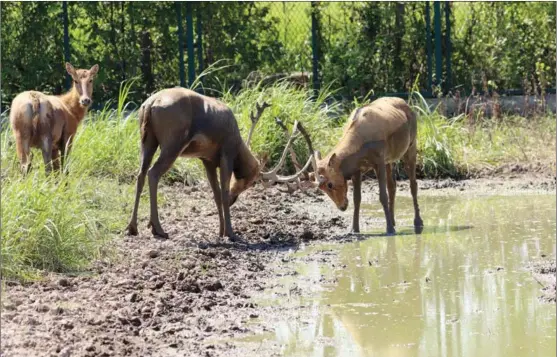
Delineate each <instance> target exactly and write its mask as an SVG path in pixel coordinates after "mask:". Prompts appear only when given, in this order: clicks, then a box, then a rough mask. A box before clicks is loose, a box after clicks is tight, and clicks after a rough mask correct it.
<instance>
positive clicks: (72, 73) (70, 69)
mask: <svg viewBox="0 0 557 357" xmlns="http://www.w3.org/2000/svg"><path fill="white" fill-rule="evenodd" d="M66 71H68V74H69V75H70V76H72V77H73V76H75V74H76V73H75V68H74V67H73V66H72V64H71V63H70V62H66Z"/></svg>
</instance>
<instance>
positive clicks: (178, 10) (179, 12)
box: [175, 1, 186, 87]
mask: <svg viewBox="0 0 557 357" xmlns="http://www.w3.org/2000/svg"><path fill="white" fill-rule="evenodd" d="M175 4H176V21H178V51H179V53H180V55H179V56H180V57H179V58H180V62H179V66H180V86H181V87H185V86H186V74H185V71H184V29H183V27H182V4H181V3H180V2H179V1H176V3H175Z"/></svg>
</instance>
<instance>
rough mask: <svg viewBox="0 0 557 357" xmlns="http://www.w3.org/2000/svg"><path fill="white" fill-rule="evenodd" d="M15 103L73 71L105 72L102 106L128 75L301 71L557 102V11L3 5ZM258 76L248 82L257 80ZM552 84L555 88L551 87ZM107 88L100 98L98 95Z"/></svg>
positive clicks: (220, 80) (352, 87)
mask: <svg viewBox="0 0 557 357" xmlns="http://www.w3.org/2000/svg"><path fill="white" fill-rule="evenodd" d="M0 6H1V9H2V39H1V41H2V49H3V51H2V104H8V103H9V101H10V100H11V99H12V98H13V96H14V95H15V94H17V93H18V92H20V91H22V90H28V89H39V90H45V91H49V92H52V93H60V92H61V91H62V90H63V89H64V87H65V88H68V86H69V85H70V83H71V82H70V81H69V79H68V78H67V76H66V80H65V81H64V79H63V78H64V70H63V65H62V62H63V61H71V62H73V63H75V64H76V65H78V66H84V65H85V64H86V65H89V66H91V65H92V64H93V63H99V64H100V65H101V71H100V75H99V83H100V84H99V86H97V87H96V89H95V90H96V91H97V93H96V94H95V98H98V99H97V101H98V102H100V103H103V102H105V101H106V100H108V99H110V98H114V96H115V95H114V94H115V93H117V91H118V86H119V84H120V82H121V81H122V80H124V79H128V78H132V77H139V87H140V88H141V90H140V91H138V92H137V93H135V94H134V95H135V97H132V98H131V99H133V100H137V101H140V100H143V99H145V97H146V96H147V95H148V94H150V93H152V92H153V91H155V90H157V89H160V88H164V87H169V86H174V85H182V86H187V85H191V83H192V81H193V79H194V78H195V77H196V75H199V74H200V73H201V72H202V71H203V70H204V69H206V68H207V67H208V66H210V65H212V64H215V63H216V62H217V61H219V60H226V63H227V64H229V65H230V67H228V68H226V69H224V70H222V71H219V72H215V73H213V74H211V75H208V76H207V77H205V78H203V81H204V86H205V88H206V89H209V88H215V89H219V90H220V89H223V88H232V90H237V89H239V88H241V87H242V86H245V85H249V82H250V80H253V81H256V80H260V79H262V78H266V79H269V80H273V78H275V79H276V78H280V77H281V76H286V75H290V76H292V74H295V75H294V77H295V78H298V79H299V80H300V81H301V82H302V84H308V85H311V86H312V87H313V88H315V89H316V90H318V89H319V88H320V86H322V85H328V84H330V83H333V84H332V87H333V88H340V89H339V90H338V91H337V93H338V94H339V95H342V96H344V97H353V96H365V95H367V94H368V93H370V92H373V94H374V95H382V94H386V93H390V94H394V95H401V96H404V94H405V93H406V92H408V91H410V90H414V89H418V90H419V91H421V92H422V94H423V95H424V96H426V97H432V96H439V95H447V94H451V93H454V92H455V91H463V92H464V93H465V94H469V93H477V92H491V91H497V92H499V94H504V93H509V94H519V93H521V92H529V93H541V92H544V91H549V92H553V93H554V92H555V90H554V89H551V88H554V87H555V31H554V29H555V6H553V4H551V3H452V2H438V1H435V2H412V3H402V2H344V3H343V2H327V3H322V2H257V3H241V2H240V3H238V2H234V3H221V2H153V3H149V2H146V3H144V2H76V3H74V2H65V1H64V2H58V3H56V2H37V3H23V2H22V3H17V2H2V3H1V5H0ZM246 79H247V81H246ZM548 88H549V89H548ZM99 92H100V93H99Z"/></svg>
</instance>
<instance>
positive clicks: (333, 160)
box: [328, 154, 337, 167]
mask: <svg viewBox="0 0 557 357" xmlns="http://www.w3.org/2000/svg"><path fill="white" fill-rule="evenodd" d="M336 162H337V154H332V155H331V157H330V158H329V164H328V165H329V167H334V166H335V164H336Z"/></svg>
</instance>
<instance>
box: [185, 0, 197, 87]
mask: <svg viewBox="0 0 557 357" xmlns="http://www.w3.org/2000/svg"><path fill="white" fill-rule="evenodd" d="M186 26H187V29H186V42H187V45H188V85H189V86H190V87H191V85H192V84H193V81H194V79H195V58H194V54H193V16H192V13H191V2H187V3H186Z"/></svg>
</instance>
